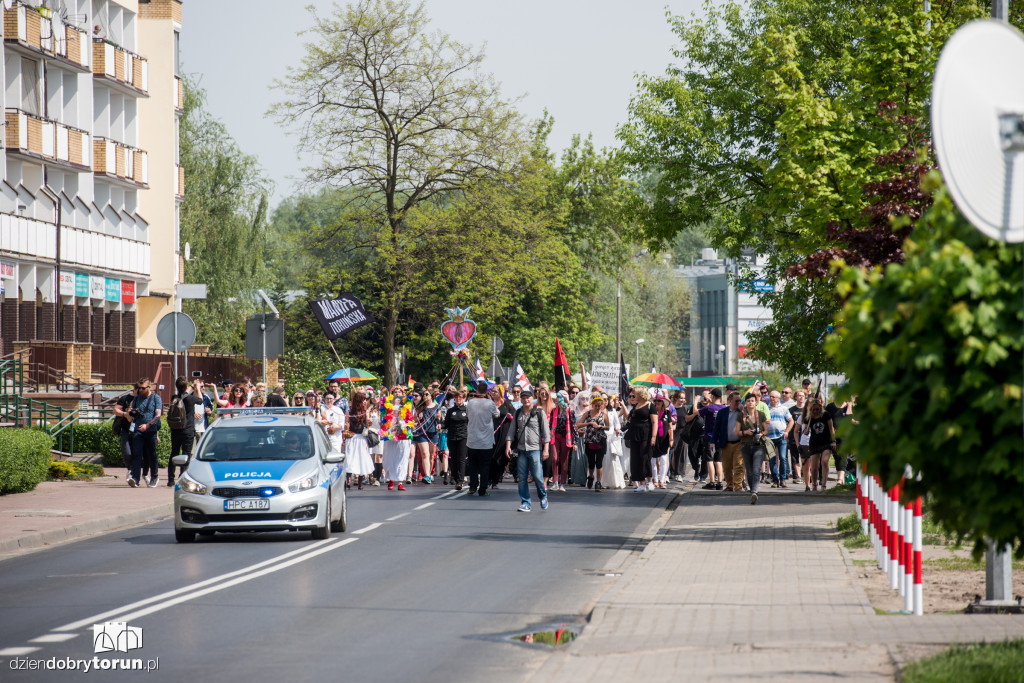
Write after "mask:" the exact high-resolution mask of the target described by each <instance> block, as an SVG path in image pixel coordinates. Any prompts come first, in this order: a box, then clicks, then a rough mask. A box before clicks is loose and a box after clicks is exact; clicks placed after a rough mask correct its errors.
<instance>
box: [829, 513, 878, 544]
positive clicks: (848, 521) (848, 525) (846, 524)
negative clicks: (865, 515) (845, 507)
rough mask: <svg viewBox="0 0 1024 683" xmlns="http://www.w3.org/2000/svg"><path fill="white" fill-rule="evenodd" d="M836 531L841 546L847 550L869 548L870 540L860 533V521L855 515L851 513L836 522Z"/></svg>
mask: <svg viewBox="0 0 1024 683" xmlns="http://www.w3.org/2000/svg"><path fill="white" fill-rule="evenodd" d="M836 531H838V532H839V537H840V538H841V539H843V545H844V546H846V547H847V548H869V547H871V539H870V538H868V537H867V536H865V535H864V534H862V533H861V531H860V520H859V519H858V518H857V513H856V512H854V513H851V514H849V515H846V516H845V517H840V518H839V519H837V520H836Z"/></svg>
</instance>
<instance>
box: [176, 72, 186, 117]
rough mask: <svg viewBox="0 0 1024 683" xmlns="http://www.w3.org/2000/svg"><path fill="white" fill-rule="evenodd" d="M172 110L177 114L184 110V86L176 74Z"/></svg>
mask: <svg viewBox="0 0 1024 683" xmlns="http://www.w3.org/2000/svg"><path fill="white" fill-rule="evenodd" d="M174 111H176V112H178V113H179V114H181V113H184V111H185V86H184V85H183V84H182V82H181V78H180V77H178V76H175V77H174Z"/></svg>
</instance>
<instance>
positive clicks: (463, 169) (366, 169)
mask: <svg viewBox="0 0 1024 683" xmlns="http://www.w3.org/2000/svg"><path fill="white" fill-rule="evenodd" d="M311 12H312V13H313V27H312V28H311V29H310V30H309V33H310V34H311V36H312V40H311V41H310V42H308V43H307V44H306V54H305V57H304V58H303V61H302V64H301V65H300V66H299V67H295V68H292V69H290V71H289V77H288V79H287V80H286V81H284V82H281V83H278V84H277V85H278V87H279V88H280V89H281V91H282V92H283V93H284V96H285V98H284V99H283V100H282V101H281V102H279V103H278V104H277V105H275V106H274V107H273V108H272V110H271V111H272V113H274V114H275V115H276V116H277V118H278V119H279V120H280V121H281V122H282V123H284V124H288V125H294V124H298V125H300V131H301V132H300V141H301V145H302V146H303V147H304V148H306V149H310V150H312V151H314V152H315V154H317V155H318V157H319V158H320V163H319V164H318V165H317V166H315V167H313V168H310V169H308V172H307V175H308V177H309V179H310V180H311V181H314V182H316V183H328V184H331V185H334V186H337V187H342V188H346V189H347V190H348V192H349V194H348V195H346V196H347V197H348V198H349V204H348V207H347V215H346V216H345V217H344V218H343V219H341V220H339V221H337V222H336V226H335V227H336V234H337V235H339V236H352V237H354V238H360V239H362V240H366V241H369V242H372V246H373V249H374V251H375V260H374V263H373V266H374V268H373V271H372V273H373V275H372V276H373V277H378V278H380V279H381V280H380V283H379V285H381V286H379V287H377V290H378V292H379V299H377V300H375V301H373V302H372V304H373V308H374V310H375V312H376V313H377V314H379V315H380V317H381V320H382V323H383V324H382V329H381V341H382V347H383V348H382V351H383V357H384V358H385V359H389V358H392V357H393V353H394V351H395V339H396V334H397V332H398V329H399V322H400V319H401V318H402V316H403V314H404V313H409V312H411V311H415V306H414V305H411V302H412V301H413V300H414V299H415V298H416V296H417V294H418V292H420V291H421V290H422V289H423V288H424V287H426V288H431V287H432V286H434V285H433V283H432V280H431V279H430V278H426V279H424V278H422V277H420V275H421V269H422V267H423V262H422V261H420V260H417V258H416V257H418V256H421V254H419V253H416V252H415V251H410V249H409V247H410V246H411V245H413V244H414V243H418V242H419V241H420V240H422V239H425V238H428V237H429V238H431V239H438V238H440V237H442V235H440V234H434V235H430V234H429V229H427V228H422V229H417V228H416V227H414V222H413V220H412V216H411V214H412V212H413V211H414V210H415V209H416V208H417V207H418V206H419V205H421V204H423V203H425V202H430V201H432V200H433V201H439V202H440V201H444V200H445V199H446V198H447V197H454V196H455V195H457V194H459V193H461V192H463V191H465V190H467V189H468V188H469V187H471V186H472V185H474V184H475V183H478V182H481V181H489V180H494V179H496V178H499V177H500V176H501V175H502V174H503V173H505V172H507V171H508V169H509V168H510V167H511V166H512V165H513V164H514V163H515V162H516V161H518V159H519V157H520V155H521V141H522V139H521V134H520V130H519V121H518V117H517V115H516V113H515V110H514V109H513V107H512V106H511V103H510V102H509V101H508V100H506V99H504V98H503V97H502V96H501V94H500V92H499V89H498V87H497V85H496V84H495V82H494V80H493V79H492V78H491V77H489V76H485V75H483V74H481V73H480V71H479V67H480V64H481V62H482V60H483V53H482V52H475V51H473V50H472V49H470V48H469V47H468V46H466V45H463V44H461V43H459V42H457V41H455V40H453V39H452V38H451V37H450V36H448V35H446V34H444V33H443V32H433V33H430V32H428V18H427V15H426V12H425V11H424V8H423V5H422V3H421V4H419V5H416V6H413V5H412V4H411V3H410V2H408V0H360V1H359V2H357V3H354V4H352V5H350V6H348V7H345V8H340V7H335V9H334V11H333V12H332V13H331V14H330V15H329V16H320V15H318V14H316V12H315V10H311ZM419 246H424V245H422V244H420V245H419ZM457 246H458V245H457V244H454V243H451V242H448V243H443V242H440V241H438V242H435V244H433V245H432V246H431V248H435V249H438V250H440V251H444V250H445V249H446V248H447V247H457ZM384 282H386V283H387V286H386V287H384V286H383V284H384ZM383 372H384V377H385V381H386V382H389V383H390V382H393V381H394V379H395V372H394V369H393V366H392V364H391V363H390V362H385V363H384V368H383Z"/></svg>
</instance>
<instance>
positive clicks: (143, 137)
mask: <svg viewBox="0 0 1024 683" xmlns="http://www.w3.org/2000/svg"><path fill="white" fill-rule="evenodd" d="M2 2H3V47H4V59H3V63H2V65H0V69H2V72H3V73H2V82H3V84H4V88H3V91H2V93H3V94H2V97H3V107H4V125H5V134H4V135H3V136H2V138H0V139H2V140H3V141H4V145H5V149H4V154H3V155H2V156H0V172H2V181H0V297H2V302H0V339H2V342H3V352H4V353H10V352H11V351H12V349H13V348H14V347H15V346H16V345H19V344H22V345H23V344H25V343H27V342H54V343H61V342H65V343H74V344H90V345H92V346H93V347H96V348H116V349H131V348H136V347H156V346H157V341H156V324H157V321H158V320H159V319H160V317H162V316H163V315H164V314H165V313H167V312H170V311H171V310H173V305H174V297H173V293H174V287H175V284H176V283H177V282H180V281H181V276H182V261H181V259H180V256H179V251H180V250H179V247H178V244H179V240H178V235H179V227H178V226H179V223H178V216H179V210H178V209H179V204H180V200H181V199H182V198H183V195H184V174H183V172H182V169H181V167H180V166H179V159H178V116H179V115H180V113H181V110H182V89H181V81H180V79H179V74H178V36H179V33H180V31H181V21H182V3H181V2H180V1H179V0H2ZM58 225H59V229H58Z"/></svg>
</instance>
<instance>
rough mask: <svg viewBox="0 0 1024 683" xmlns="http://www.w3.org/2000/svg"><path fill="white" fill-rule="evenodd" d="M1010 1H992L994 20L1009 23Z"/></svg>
mask: <svg viewBox="0 0 1024 683" xmlns="http://www.w3.org/2000/svg"><path fill="white" fill-rule="evenodd" d="M1009 6H1010V0H992V18H993V19H998V20H999V21H1009Z"/></svg>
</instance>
